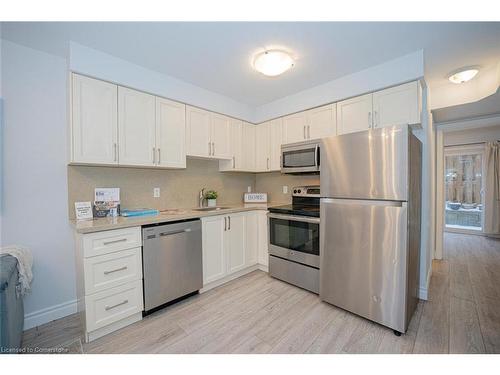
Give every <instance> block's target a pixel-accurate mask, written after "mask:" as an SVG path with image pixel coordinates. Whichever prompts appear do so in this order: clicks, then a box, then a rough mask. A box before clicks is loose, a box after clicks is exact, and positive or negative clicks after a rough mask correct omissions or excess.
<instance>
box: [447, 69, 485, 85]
mask: <svg viewBox="0 0 500 375" xmlns="http://www.w3.org/2000/svg"><path fill="white" fill-rule="evenodd" d="M478 72H479V68H478V67H475V66H471V67H467V68H461V69H458V70H455V71H454V72H452V73H450V75H449V76H448V79H449V80H450V81H451V82H453V83H464V82H467V81H470V80H471V79H472V78H474V77H475V76H476V74H477V73H478Z"/></svg>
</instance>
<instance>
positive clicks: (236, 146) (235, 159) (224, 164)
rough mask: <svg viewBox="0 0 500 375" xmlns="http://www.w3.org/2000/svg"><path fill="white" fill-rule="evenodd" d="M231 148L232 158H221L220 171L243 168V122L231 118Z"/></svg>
mask: <svg viewBox="0 0 500 375" xmlns="http://www.w3.org/2000/svg"><path fill="white" fill-rule="evenodd" d="M229 139H230V141H229V149H230V154H231V159H230V160H219V171H241V170H243V165H244V162H243V158H244V157H245V155H243V151H242V146H243V122H242V121H241V120H236V119H230V122H229Z"/></svg>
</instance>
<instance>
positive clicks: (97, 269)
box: [84, 247, 142, 295]
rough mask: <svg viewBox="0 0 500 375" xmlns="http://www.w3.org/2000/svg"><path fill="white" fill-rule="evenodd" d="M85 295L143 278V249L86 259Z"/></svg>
mask: <svg viewBox="0 0 500 375" xmlns="http://www.w3.org/2000/svg"><path fill="white" fill-rule="evenodd" d="M84 263H85V294H86V295H88V294H92V293H96V292H99V291H101V290H105V289H109V288H112V287H115V286H118V285H121V284H124V283H126V282H130V281H135V280H139V279H141V278H142V262H141V248H140V247H136V248H134V249H128V250H122V251H117V252H114V253H110V254H105V255H99V256H96V257H90V258H85V260H84Z"/></svg>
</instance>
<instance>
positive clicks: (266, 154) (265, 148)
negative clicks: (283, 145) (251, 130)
mask: <svg viewBox="0 0 500 375" xmlns="http://www.w3.org/2000/svg"><path fill="white" fill-rule="evenodd" d="M255 127H256V133H255V139H256V141H255V143H256V146H255V169H256V171H257V172H265V171H269V170H271V165H270V163H271V159H270V151H271V142H270V141H271V139H270V138H271V123H270V122H265V123H263V124H260V125H256V126H255Z"/></svg>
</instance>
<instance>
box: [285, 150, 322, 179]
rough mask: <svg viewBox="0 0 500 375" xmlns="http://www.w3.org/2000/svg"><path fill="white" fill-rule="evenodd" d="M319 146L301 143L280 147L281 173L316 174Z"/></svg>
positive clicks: (317, 170)
mask: <svg viewBox="0 0 500 375" xmlns="http://www.w3.org/2000/svg"><path fill="white" fill-rule="evenodd" d="M318 172H319V144H318V143H317V142H305V143H304V142H301V143H296V144H289V145H283V146H281V173H291V174H299V173H318Z"/></svg>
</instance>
